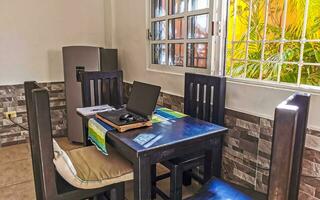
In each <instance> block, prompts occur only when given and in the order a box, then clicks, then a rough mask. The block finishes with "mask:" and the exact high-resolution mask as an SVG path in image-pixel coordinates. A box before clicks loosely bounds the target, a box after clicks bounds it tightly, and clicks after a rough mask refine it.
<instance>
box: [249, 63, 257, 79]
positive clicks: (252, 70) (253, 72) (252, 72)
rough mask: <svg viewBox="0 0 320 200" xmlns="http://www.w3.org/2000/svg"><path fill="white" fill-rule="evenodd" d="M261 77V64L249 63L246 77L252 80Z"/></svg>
mask: <svg viewBox="0 0 320 200" xmlns="http://www.w3.org/2000/svg"><path fill="white" fill-rule="evenodd" d="M259 76H260V63H258V62H248V63H247V73H246V77H247V78H251V79H258V78H259Z"/></svg>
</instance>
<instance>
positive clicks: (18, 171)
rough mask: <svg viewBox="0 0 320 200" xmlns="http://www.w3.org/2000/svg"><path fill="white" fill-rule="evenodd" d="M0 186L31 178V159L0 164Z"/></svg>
mask: <svg viewBox="0 0 320 200" xmlns="http://www.w3.org/2000/svg"><path fill="white" fill-rule="evenodd" d="M0 177H1V178H0V188H2V187H5V186H10V185H14V184H19V183H23V182H26V181H31V180H33V173H32V162H31V159H25V160H19V161H15V162H8V163H4V164H1V165H0Z"/></svg>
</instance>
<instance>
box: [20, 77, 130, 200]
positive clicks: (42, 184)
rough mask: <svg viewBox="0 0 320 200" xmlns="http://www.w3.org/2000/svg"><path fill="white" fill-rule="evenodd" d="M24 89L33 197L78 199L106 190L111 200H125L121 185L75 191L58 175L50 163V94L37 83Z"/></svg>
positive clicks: (51, 147) (51, 146)
mask: <svg viewBox="0 0 320 200" xmlns="http://www.w3.org/2000/svg"><path fill="white" fill-rule="evenodd" d="M24 88H25V96H26V104H27V114H28V125H29V136H30V146H31V156H32V164H33V174H34V183H35V191H36V198H37V199H43V200H56V199H68V200H78V199H86V198H89V197H94V196H97V195H99V194H103V193H105V192H108V191H109V192H110V193H111V198H112V199H119V200H122V199H124V183H123V182H120V183H116V184H113V185H109V186H104V187H101V188H97V189H88V190H86V189H78V188H75V187H73V186H71V185H70V184H69V183H67V182H66V181H65V180H64V179H63V178H62V177H61V176H60V174H59V173H57V171H56V169H55V165H54V163H53V158H54V153H53V141H52V127H51V117H50V102H49V92H48V90H47V89H45V88H41V87H40V86H39V85H38V84H37V83H36V82H25V83H24Z"/></svg>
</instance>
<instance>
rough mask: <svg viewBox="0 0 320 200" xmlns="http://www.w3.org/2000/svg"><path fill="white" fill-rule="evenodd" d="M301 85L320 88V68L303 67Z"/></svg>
mask: <svg viewBox="0 0 320 200" xmlns="http://www.w3.org/2000/svg"><path fill="white" fill-rule="evenodd" d="M301 84H305V85H314V86H320V67H319V66H309V65H308V66H303V67H302V69H301Z"/></svg>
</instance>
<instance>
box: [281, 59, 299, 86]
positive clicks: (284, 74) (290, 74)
mask: <svg viewBox="0 0 320 200" xmlns="http://www.w3.org/2000/svg"><path fill="white" fill-rule="evenodd" d="M298 69H299V67H298V65H292V64H283V65H282V67H281V74H280V81H281V82H286V83H297V80H298Z"/></svg>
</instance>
